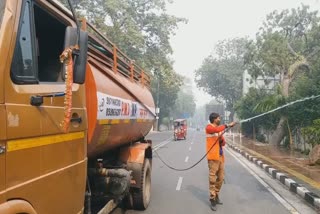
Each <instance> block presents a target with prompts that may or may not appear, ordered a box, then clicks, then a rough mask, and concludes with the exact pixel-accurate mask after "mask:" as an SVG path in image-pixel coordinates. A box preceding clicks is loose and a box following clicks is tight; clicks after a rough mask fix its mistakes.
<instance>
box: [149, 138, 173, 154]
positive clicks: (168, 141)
mask: <svg viewBox="0 0 320 214" xmlns="http://www.w3.org/2000/svg"><path fill="white" fill-rule="evenodd" d="M171 140H172V137H170V138H168V139H167V140H165V141H162V142H161V143H159V144H158V145H156V146H154V147H153V149H152V150H154V151H157V150H158V149H160V148H161V147H163V146H165V145H167V144H168V143H170V142H171Z"/></svg>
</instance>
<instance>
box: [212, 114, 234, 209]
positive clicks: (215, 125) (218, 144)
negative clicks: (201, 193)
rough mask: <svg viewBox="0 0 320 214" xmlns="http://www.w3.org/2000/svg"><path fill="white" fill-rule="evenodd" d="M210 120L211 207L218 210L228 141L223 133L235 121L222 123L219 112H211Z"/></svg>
mask: <svg viewBox="0 0 320 214" xmlns="http://www.w3.org/2000/svg"><path fill="white" fill-rule="evenodd" d="M209 120H210V124H208V125H207V127H206V137H207V153H208V154H207V159H208V166H209V190H210V203H211V206H210V207H211V209H212V210H213V211H216V210H217V207H216V205H217V204H222V202H221V201H220V199H219V192H220V189H221V186H222V182H223V179H224V154H223V146H224V145H225V144H226V141H225V139H224V137H223V135H222V134H223V131H224V130H225V129H226V128H229V127H233V126H234V125H235V122H232V123H229V124H228V125H220V115H219V114H217V113H211V114H210V116H209ZM211 147H212V148H211ZM210 149H211V150H210ZM209 150H210V151H209Z"/></svg>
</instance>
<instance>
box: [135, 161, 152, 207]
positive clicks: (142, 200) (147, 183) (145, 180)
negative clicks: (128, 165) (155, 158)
mask: <svg viewBox="0 0 320 214" xmlns="http://www.w3.org/2000/svg"><path fill="white" fill-rule="evenodd" d="M150 198H151V163H150V160H149V159H148V158H146V159H145V160H144V163H143V167H142V173H141V188H140V189H137V190H136V191H134V192H133V194H132V202H133V208H134V209H137V210H145V209H147V207H148V205H149V203H150Z"/></svg>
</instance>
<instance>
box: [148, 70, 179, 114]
mask: <svg viewBox="0 0 320 214" xmlns="http://www.w3.org/2000/svg"><path fill="white" fill-rule="evenodd" d="M157 74H158V75H156V76H155V78H154V81H153V82H152V88H151V92H152V94H153V97H154V100H155V103H156V105H157V103H159V108H160V114H159V117H160V118H163V117H168V116H169V114H170V112H171V111H172V109H173V107H174V105H175V102H176V99H177V98H178V93H179V91H180V87H181V85H182V83H183V81H182V80H183V78H182V77H181V76H180V75H179V74H177V73H175V72H173V71H172V70H171V71H170V70H162V72H157ZM158 80H159V91H158ZM158 93H159V100H158Z"/></svg>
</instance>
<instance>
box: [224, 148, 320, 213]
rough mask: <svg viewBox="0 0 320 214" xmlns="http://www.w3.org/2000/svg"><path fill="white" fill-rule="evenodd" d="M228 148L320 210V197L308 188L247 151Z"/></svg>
mask: <svg viewBox="0 0 320 214" xmlns="http://www.w3.org/2000/svg"><path fill="white" fill-rule="evenodd" d="M228 146H229V147H230V148H232V149H233V150H235V151H236V152H238V153H240V154H241V155H242V156H244V157H245V158H247V159H248V160H249V161H251V162H253V163H255V164H256V165H257V166H259V167H260V168H262V169H264V170H265V171H266V172H267V173H269V174H270V175H271V176H272V177H273V178H274V179H277V180H279V181H280V182H281V183H282V184H283V185H285V186H286V187H287V188H288V189H289V190H290V191H291V192H293V193H295V194H298V195H299V196H300V197H302V198H303V199H304V200H305V201H306V202H307V203H308V204H310V205H312V206H313V207H315V208H316V209H320V197H319V196H318V195H317V194H315V193H313V192H311V191H309V190H308V189H307V188H305V187H303V186H302V185H300V184H298V183H297V182H296V181H295V180H293V179H291V178H289V175H287V174H285V173H282V172H281V171H279V170H276V169H274V168H272V167H271V166H270V165H268V164H265V163H263V161H261V160H259V159H258V158H256V157H254V156H252V155H250V154H249V153H247V152H246V151H243V150H241V149H239V148H238V147H236V146H234V145H231V144H229V143H228Z"/></svg>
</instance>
